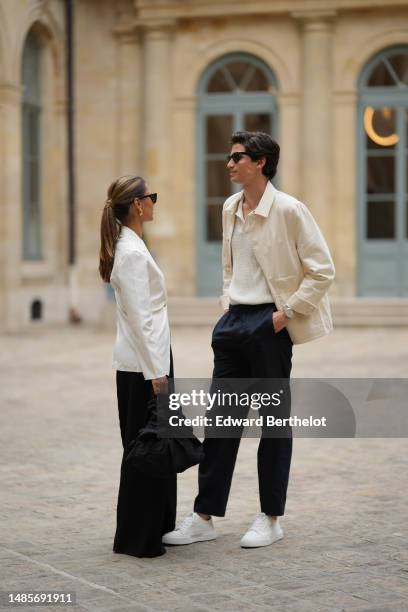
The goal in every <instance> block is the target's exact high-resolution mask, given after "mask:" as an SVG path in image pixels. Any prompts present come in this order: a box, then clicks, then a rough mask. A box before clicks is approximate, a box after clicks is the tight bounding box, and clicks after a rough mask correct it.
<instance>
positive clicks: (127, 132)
mask: <svg viewBox="0 0 408 612" xmlns="http://www.w3.org/2000/svg"><path fill="white" fill-rule="evenodd" d="M118 10H119V9H118ZM134 21H135V20H134V17H133V10H132V11H130V12H129V11H128V10H123V9H121V10H120V12H119V14H118V17H117V24H116V26H115V28H114V34H115V36H116V40H117V50H116V52H117V92H118V94H117V111H116V112H117V115H116V116H117V140H116V146H117V150H116V168H117V174H118V175H121V174H141V173H142V169H141V145H142V143H141V125H142V121H141V115H142V89H143V80H142V60H141V52H140V33H139V29H138V27H137V26H136V25H135V23H134Z"/></svg>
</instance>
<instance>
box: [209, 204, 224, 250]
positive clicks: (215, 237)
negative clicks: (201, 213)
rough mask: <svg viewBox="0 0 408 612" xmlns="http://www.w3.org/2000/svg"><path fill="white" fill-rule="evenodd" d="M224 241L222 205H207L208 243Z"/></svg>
mask: <svg viewBox="0 0 408 612" xmlns="http://www.w3.org/2000/svg"><path fill="white" fill-rule="evenodd" d="M219 240H222V204H207V241H208V242H215V241H219Z"/></svg>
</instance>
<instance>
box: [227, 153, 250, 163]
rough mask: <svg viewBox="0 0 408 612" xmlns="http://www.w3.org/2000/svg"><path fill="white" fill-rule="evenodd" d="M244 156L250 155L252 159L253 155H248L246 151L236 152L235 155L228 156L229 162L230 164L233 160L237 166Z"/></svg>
mask: <svg viewBox="0 0 408 612" xmlns="http://www.w3.org/2000/svg"><path fill="white" fill-rule="evenodd" d="M243 155H248V157H250V158H251V159H252V155H250V153H246V152H245V151H236V152H235V153H231V155H227V162H228V163H229V162H230V161H231V159H232V161H233V162H234V164H237V163H238V162H239V160H240V159H241V158H242V156H243Z"/></svg>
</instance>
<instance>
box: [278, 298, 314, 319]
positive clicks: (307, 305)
mask: <svg viewBox="0 0 408 612" xmlns="http://www.w3.org/2000/svg"><path fill="white" fill-rule="evenodd" d="M285 304H287V305H288V306H289V308H291V309H292V310H294V311H295V312H299V313H300V314H302V315H306V316H307V315H310V314H312V312H313V311H314V310H315V309H316V308H317V306H315V305H314V304H312V303H311V302H308V301H307V300H302V299H301V298H299V297H298V296H297V295H296V293H294V294H293V295H291V296H290V298H289V299H288V300H286V302H285Z"/></svg>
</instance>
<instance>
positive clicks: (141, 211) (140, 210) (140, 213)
mask: <svg viewBox="0 0 408 612" xmlns="http://www.w3.org/2000/svg"><path fill="white" fill-rule="evenodd" d="M142 215H143V210H142V209H141V208H139V216H140V217H141V216H142Z"/></svg>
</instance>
